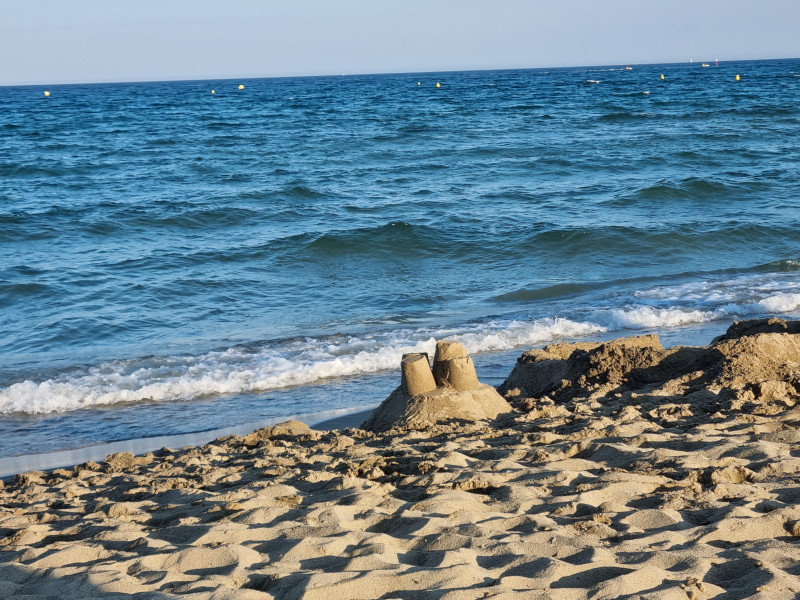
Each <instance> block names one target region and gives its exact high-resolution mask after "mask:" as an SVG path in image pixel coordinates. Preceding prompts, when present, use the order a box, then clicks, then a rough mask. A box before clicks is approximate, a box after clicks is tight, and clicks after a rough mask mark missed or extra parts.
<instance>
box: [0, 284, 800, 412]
mask: <svg viewBox="0 0 800 600" xmlns="http://www.w3.org/2000/svg"><path fill="white" fill-rule="evenodd" d="M744 279H745V278H739V279H734V280H729V281H727V282H725V283H724V285H723V284H722V283H720V282H716V283H713V282H712V283H709V282H699V283H698V282H695V283H689V284H685V285H682V286H671V287H667V286H665V287H657V288H653V289H651V290H643V291H639V292H637V293H635V294H631V295H628V296H623V297H618V298H616V299H611V300H609V301H607V302H606V305H605V306H603V305H595V306H593V307H584V308H581V309H580V313H581V317H582V318H581V319H577V318H566V317H561V318H556V317H553V318H545V319H534V320H525V319H495V320H492V321H488V322H483V323H474V324H469V325H465V326H462V327H459V328H449V329H442V328H440V329H432V328H429V329H419V330H407V329H400V330H396V331H391V332H380V333H374V334H365V335H361V336H342V335H338V336H331V337H328V338H307V339H304V340H294V341H291V342H284V343H274V344H265V345H263V346H262V347H261V348H258V349H255V350H254V349H251V348H243V347H233V348H229V349H227V350H222V351H214V352H208V353H206V354H202V355H198V356H171V357H147V358H142V359H137V360H121V361H112V362H107V363H103V364H100V365H96V366H93V367H88V368H84V369H82V370H70V371H66V372H64V373H62V374H60V375H58V376H56V377H53V378H51V379H47V380H43V381H34V380H28V381H22V382H19V383H15V384H12V385H10V386H8V387H6V388H2V389H0V413H12V412H22V413H49V412H62V411H70V410H76V409H80V408H86V407H92V406H103V405H111V404H118V403H131V402H145V401H148V402H169V401H177V400H185V399H191V398H198V397H203V396H211V395H232V394H243V393H259V392H265V391H267V390H274V389H280V388H286V387H290V386H298V385H307V384H311V383H314V382H318V381H322V380H325V379H329V378H335V377H348V376H356V375H362V374H369V373H377V372H380V371H386V370H390V369H397V366H398V364H399V361H400V358H401V356H402V355H403V354H405V353H408V352H428V353H429V354H431V355H432V354H433V352H434V348H435V340H436V339H442V338H449V339H455V340H458V341H460V342H462V343H463V344H464V345H465V346H466V347H467V349H468V350H469V351H470V352H472V353H479V352H491V351H502V350H511V349H515V348H520V347H523V348H524V347H531V346H536V345H542V344H546V343H549V342H552V341H555V340H559V339H576V338H582V337H586V336H591V335H598V334H603V333H607V332H617V331H623V330H642V329H648V330H651V329H660V328H674V327H682V326H686V325H692V324H699V323H707V322H710V321H714V320H720V319H726V320H730V319H735V318H744V317H748V316H753V315H762V314H778V313H786V312H793V311H798V310H800V289H796V288H797V286H794V287H793V286H792V285H786V284H787V283H788V282H787V281H783V282H781V281H780V280H778V279H776V278H775V277H772V278H768V277H762V278H761V279H753V278H752V277H750V276H748V278H747V279H748V281H746V282H745V281H744ZM781 283H783V284H784V285H781ZM782 288H783V289H782ZM678 300H681V301H684V302H687V304H688V305H678V303H677V301H678Z"/></svg>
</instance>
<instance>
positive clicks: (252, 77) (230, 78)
mask: <svg viewBox="0 0 800 600" xmlns="http://www.w3.org/2000/svg"><path fill="white" fill-rule="evenodd" d="M780 60H789V61H791V60H800V57H773V58H734V59H727V60H723V61H719V62H721V63H743V62H768V61H780ZM704 62H706V61H705V60H697V61H694V60H693V59H690V60H689V61H671V62H654V63H636V62H630V63H608V64H595V65H562V66H551V67H498V68H491V69H445V70H438V71H384V72H363V73H359V72H354V73H319V74H314V75H247V76H241V77H236V76H225V77H207V78H199V79H198V78H196V77H187V78H184V79H141V80H126V79H120V80H116V81H63V82H60V83H0V88H4V87H45V86H66V85H115V84H131V83H186V82H190V81H252V80H257V79H304V78H306V79H307V78H316V77H374V76H381V75H386V76H391V75H436V74H442V73H486V72H492V71H545V70H561V69H594V68H601V67H618V66H630V65H634V66H639V67H651V66H657V65H665V66H669V65H684V64H686V65H688V64H702V63H704ZM707 62H709V63H711V62H717V59H714V60H713V61H712V60H708V61H707Z"/></svg>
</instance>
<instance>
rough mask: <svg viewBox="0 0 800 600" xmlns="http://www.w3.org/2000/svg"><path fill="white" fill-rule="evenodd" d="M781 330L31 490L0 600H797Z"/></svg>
mask: <svg viewBox="0 0 800 600" xmlns="http://www.w3.org/2000/svg"><path fill="white" fill-rule="evenodd" d="M770 323H771V322H762V323H761V324H760V325H753V324H752V323H751V324H750V325H748V326H747V327H744V326H735V327H733V328H731V330H729V332H728V334H726V335H725V336H723V337H722V338H720V339H717V340H715V341H714V342H713V343H712V344H711V345H710V346H709V347H708V348H700V349H698V348H691V349H686V348H684V349H672V350H665V349H664V348H661V347H660V345H658V343H657V340H656V339H654V338H650V337H647V338H635V339H632V340H631V339H629V340H624V341H619V340H618V341H615V342H611V343H606V344H588V345H566V344H564V345H555V346H550V347H549V348H547V349H544V350H537V351H534V352H532V353H526V354H525V355H524V356H523V357H522V358H521V359H520V362H519V363H518V364H517V366H516V367H515V369H514V373H513V375H512V376H511V377H509V381H508V382H506V386H505V387H504V391H505V392H506V393H507V394H508V395H509V397H510V398H512V400H513V402H514V403H515V404H516V405H517V406H518V407H519V408H520V409H521V410H520V412H517V413H515V414H514V416H513V417H505V418H503V419H500V420H499V421H500V422H497V421H495V422H493V423H489V422H487V421H484V420H480V421H476V422H456V423H453V422H450V423H448V424H437V425H432V426H430V427H429V428H428V429H426V430H416V429H405V428H402V427H395V428H393V429H391V430H390V431H389V432H388V433H383V434H375V433H373V432H370V431H365V430H363V429H347V430H344V431H314V430H311V429H309V428H308V427H306V426H305V425H303V424H302V423H296V422H294V423H288V424H284V425H282V426H277V427H274V428H269V429H265V430H260V431H257V432H254V433H253V434H250V435H248V436H244V437H240V436H231V437H227V438H222V439H219V440H216V441H215V442H213V443H211V444H208V445H206V446H202V447H199V448H187V449H183V450H170V449H163V450H161V451H160V452H156V453H153V454H148V455H145V456H140V457H134V456H132V455H129V454H118V455H114V456H110V457H108V459H107V460H106V461H105V462H102V463H88V464H84V465H80V466H78V467H75V468H74V469H60V470H56V471H53V472H52V473H37V472H31V473H27V474H24V475H20V476H18V477H17V478H16V480H15V481H13V482H9V483H7V484H6V486H5V488H3V489H0V563H2V564H0V597H2V598H15V597H20V596H23V595H26V594H27V595H28V597H31V596H32V597H36V598H58V599H64V598H81V599H86V598H120V599H121V598H131V597H134V598H142V599H144V598H152V599H158V600H163V599H167V598H192V599H200V598H203V599H207V598H213V599H242V600H249V599H272V598H280V599H289V600H291V599H300V598H303V599H316V598H321V599H324V600H336V599H367V598H370V599H371V598H386V599H389V598H408V599H416V598H424V599H428V598H436V599H444V600H456V599H458V600H462V599H478V598H496V599H509V600H510V599H512V598H513V599H517V598H522V599H525V598H530V599H547V598H553V599H565V600H571V599H589V598H591V599H611V598H628V599H633V598H636V599H642V598H644V599H651V600H656V599H658V600H662V599H667V600H669V599H675V600H686V599H687V598H690V599H707V598H714V599H716V600H732V599H734V598H760V599H764V600H766V599H770V600H773V599H779V600H782V599H789V598H796V597H797V594H798V593H800V577H798V576H799V575H800V505H799V503H800V484H799V483H798V473H799V472H800V410H799V409H798V407H795V406H794V405H793V402H794V398H795V395H796V392H795V391H793V389H794V388H793V386H794V379H793V377H794V375H793V373H794V372H795V371H794V368H795V362H796V357H797V354H796V353H795V350H794V347H795V344H796V343H797V339H796V337H797V335H798V334H797V332H796V331H795V330H794V328H795V326H796V325H795V324H794V323H787V324H785V326H786V329H785V330H784V331H774V330H772V329H770V330H768V331H765V330H764V329H763V328H764V327H774V326H775V324H776V323H772V324H770ZM779 324H780V323H779V322H778V325H779ZM737 327H738V328H737ZM691 357H694V358H693V359H692V358H691ZM579 364H580V365H583V366H582V367H581V369H582V370H581V369H579V368H578V365H579ZM534 371H536V372H538V373H539V375H537V376H536V377H534V376H533V373H534ZM659 373H660V374H663V375H664V377H663V378H662V379H661V380H658V377H656V374H659ZM659 377H661V375H659ZM748 377H755V379H752V380H747V378H748ZM776 382H777V383H776Z"/></svg>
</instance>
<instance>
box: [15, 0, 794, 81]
mask: <svg viewBox="0 0 800 600" xmlns="http://www.w3.org/2000/svg"><path fill="white" fill-rule="evenodd" d="M798 27H800V0H759V1H753V0H725V1H723V0H705V1H704V0H699V1H698V0H655V1H651V0H491V1H490V0H394V1H390V0H281V1H278V0H224V1H223V0H217V1H211V0H127V1H123V0H0V57H2V59H0V85H8V84H27V83H42V84H52V83H64V82H96V81H143V80H159V79H167V80H169V79H216V78H229V77H231V78H235V77H268V76H285V75H321V74H343V73H385V72H404V71H440V70H461V69H493V68H524V67H551V66H577V65H599V64H635V63H652V62H673V61H675V62H682V61H688V60H689V59H690V58H694V59H695V60H706V61H708V60H714V59H715V58H719V59H720V60H721V61H725V60H734V59H757V58H787V57H798V56H800V33H798Z"/></svg>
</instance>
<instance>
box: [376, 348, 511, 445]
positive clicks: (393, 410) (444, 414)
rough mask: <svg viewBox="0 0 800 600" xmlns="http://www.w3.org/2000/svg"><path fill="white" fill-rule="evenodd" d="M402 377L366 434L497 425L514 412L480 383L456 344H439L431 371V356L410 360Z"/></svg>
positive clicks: (406, 359) (407, 357)
mask: <svg viewBox="0 0 800 600" xmlns="http://www.w3.org/2000/svg"><path fill="white" fill-rule="evenodd" d="M401 373H402V378H401V384H400V387H398V388H397V389H395V390H394V391H393V392H392V393H391V394H390V395H389V397H388V398H386V400H384V401H383V403H382V404H381V405H380V406H379V407H378V408H376V409H375V411H374V412H373V413H372V415H370V418H369V419H368V420H367V421H366V422H365V423H364V424H363V425H362V428H363V429H365V430H367V431H373V432H376V433H377V432H383V431H389V430H390V429H393V428H405V429H426V428H428V427H431V426H432V425H434V424H436V423H443V422H449V421H460V422H474V421H482V420H488V419H495V418H496V417H497V416H498V415H500V414H503V413H508V412H510V411H511V406H510V405H509V404H508V403H507V402H506V401H505V400H504V399H503V398H502V396H500V394H498V393H497V391H496V390H495V389H494V388H493V387H491V386H489V385H485V384H482V383H480V382H479V381H478V377H477V375H476V373H475V366H474V365H473V363H472V359H471V358H470V357H469V355H468V354H467V350H466V348H464V346H462V345H461V344H459V343H458V342H452V341H447V340H440V341H439V342H437V344H436V355H435V356H434V360H433V370H431V367H430V363H429V362H428V355H427V354H424V353H420V354H406V355H405V356H403V361H402V363H401Z"/></svg>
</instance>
